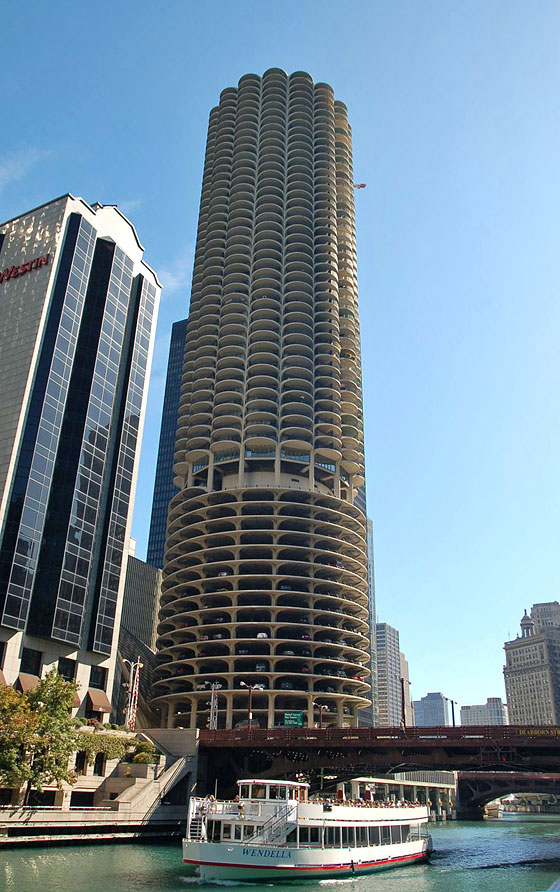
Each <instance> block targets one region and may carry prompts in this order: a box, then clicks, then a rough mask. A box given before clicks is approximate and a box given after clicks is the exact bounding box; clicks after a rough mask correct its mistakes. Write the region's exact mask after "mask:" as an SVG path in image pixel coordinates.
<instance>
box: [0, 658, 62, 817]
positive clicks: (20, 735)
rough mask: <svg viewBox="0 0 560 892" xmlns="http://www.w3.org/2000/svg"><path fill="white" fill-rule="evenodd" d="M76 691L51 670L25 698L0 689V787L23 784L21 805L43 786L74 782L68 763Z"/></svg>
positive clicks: (14, 692)
mask: <svg viewBox="0 0 560 892" xmlns="http://www.w3.org/2000/svg"><path fill="white" fill-rule="evenodd" d="M76 690H77V685H76V683H75V682H68V681H65V680H64V679H63V678H62V676H61V675H59V674H58V673H57V671H56V669H53V670H52V671H51V672H49V673H48V675H46V676H45V678H43V679H42V680H41V681H40V682H39V684H38V685H37V687H36V688H35V689H34V690H33V691H29V692H28V693H27V694H20V693H19V692H18V691H14V689H13V688H10V687H2V688H0V782H1V783H3V784H6V785H8V786H21V785H22V784H23V783H25V782H27V787H26V793H25V802H26V804H27V803H28V801H29V796H30V793H31V790H32V788H33V787H35V788H36V789H37V790H39V791H40V792H41V791H42V789H43V786H44V785H45V784H53V783H55V784H56V785H57V786H58V788H59V789H60V787H61V785H62V782H63V781H66V782H68V783H73V781H74V774H73V771H72V770H71V769H69V767H68V762H69V759H70V756H71V755H72V753H73V752H74V750H75V749H76V745H77V737H76V731H75V728H74V726H73V723H72V718H71V709H72V702H73V700H74V696H75V693H76Z"/></svg>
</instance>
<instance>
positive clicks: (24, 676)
mask: <svg viewBox="0 0 560 892" xmlns="http://www.w3.org/2000/svg"><path fill="white" fill-rule="evenodd" d="M40 681H41V679H40V678H39V676H38V675H29V674H28V673H27V672H20V673H19V675H18V677H17V684H18V685H19V687H20V689H21V691H22V693H24V694H27V692H28V691H32V690H33V689H34V688H36V687H37V685H38V684H39V682H40Z"/></svg>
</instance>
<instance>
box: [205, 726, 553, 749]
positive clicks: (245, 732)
mask: <svg viewBox="0 0 560 892" xmlns="http://www.w3.org/2000/svg"><path fill="white" fill-rule="evenodd" d="M547 739H548V740H549V741H550V742H551V743H553V742H555V743H557V742H558V740H559V739H560V726H557V725H543V726H535V725H464V726H458V727H455V728H450V727H443V726H442V727H439V726H435V727H431V728H418V727H409V728H404V729H403V728H333V727H329V728H270V729H266V728H251V729H248V728H233V729H231V730H217V731H210V730H207V729H204V730H202V731H200V743H201V744H203V745H204V744H206V745H208V746H244V745H245V746H247V745H251V744H265V745H266V744H268V745H269V746H274V745H276V746H285V745H290V744H291V745H293V744H297V745H299V746H306V745H307V746H317V745H321V744H328V743H332V744H344V745H346V746H348V745H354V746H360V745H362V746H374V745H376V744H377V745H380V746H383V745H386V746H391V745H394V744H395V742H398V744H399V746H403V745H404V746H407V745H410V743H412V742H416V743H422V742H425V743H426V744H428V745H431V746H433V745H434V744H435V745H437V744H438V743H439V744H441V745H446V744H447V745H453V744H454V743H455V744H459V745H462V746H466V745H467V746H468V744H469V743H472V744H473V745H475V746H480V745H481V744H487V745H496V746H498V745H499V746H503V745H504V744H505V745H507V744H508V743H509V744H516V745H520V744H523V743H525V744H527V743H530V742H537V741H538V742H541V743H542V742H545V741H546V740H547Z"/></svg>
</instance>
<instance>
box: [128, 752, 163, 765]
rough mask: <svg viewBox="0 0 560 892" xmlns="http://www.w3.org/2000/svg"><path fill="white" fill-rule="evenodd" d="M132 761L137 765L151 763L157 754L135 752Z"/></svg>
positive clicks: (154, 760) (155, 760) (155, 759)
mask: <svg viewBox="0 0 560 892" xmlns="http://www.w3.org/2000/svg"><path fill="white" fill-rule="evenodd" d="M132 761H133V762H135V763H136V764H137V765H153V764H154V763H155V762H157V756H156V754H155V753H136V754H135V755H134V756H133V757H132Z"/></svg>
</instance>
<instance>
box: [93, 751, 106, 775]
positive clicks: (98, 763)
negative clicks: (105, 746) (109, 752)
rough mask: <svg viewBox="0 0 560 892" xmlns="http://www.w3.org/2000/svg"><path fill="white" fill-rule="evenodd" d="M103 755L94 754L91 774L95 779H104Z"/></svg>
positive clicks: (104, 760)
mask: <svg viewBox="0 0 560 892" xmlns="http://www.w3.org/2000/svg"><path fill="white" fill-rule="evenodd" d="M105 763H106V759H105V753H96V754H95V761H94V763H93V773H94V774H95V776H96V777H104V775H105Z"/></svg>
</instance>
